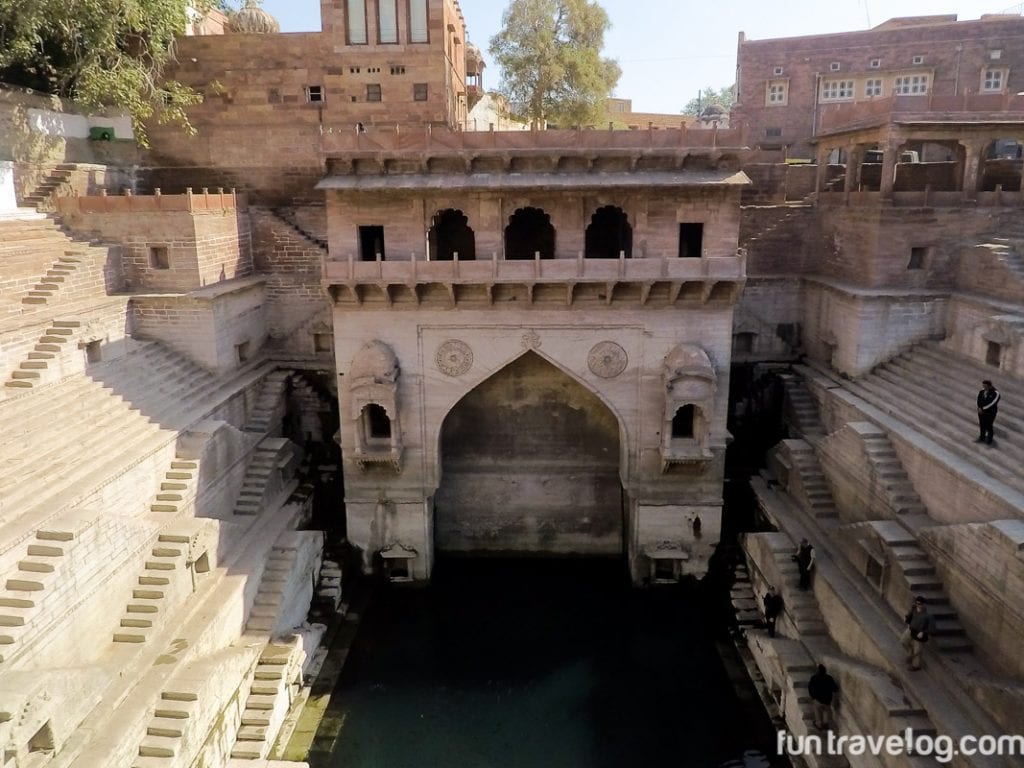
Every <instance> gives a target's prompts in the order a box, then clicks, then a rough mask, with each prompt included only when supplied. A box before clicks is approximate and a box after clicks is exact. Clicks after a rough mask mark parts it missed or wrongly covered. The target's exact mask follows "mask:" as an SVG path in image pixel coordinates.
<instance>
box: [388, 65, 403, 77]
mask: <svg viewBox="0 0 1024 768" xmlns="http://www.w3.org/2000/svg"><path fill="white" fill-rule="evenodd" d="M391 74H392V75H404V74H405V67H404V66H402V65H401V64H396V65H395V66H393V67H391Z"/></svg>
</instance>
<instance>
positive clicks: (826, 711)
mask: <svg viewBox="0 0 1024 768" xmlns="http://www.w3.org/2000/svg"><path fill="white" fill-rule="evenodd" d="M807 693H809V694H810V696H811V706H812V707H813V718H814V727H815V728H817V729H818V730H819V731H827V730H829V729H831V728H832V704H833V700H834V699H835V695H836V694H837V693H839V684H838V683H837V682H836V680H835V678H834V677H832V675H830V674H829V673H828V671H827V670H826V669H825V665H824V664H819V665H818V671H817V673H815V674H814V675H811V679H810V680H809V681H808V682H807Z"/></svg>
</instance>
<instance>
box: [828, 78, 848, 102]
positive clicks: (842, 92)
mask: <svg viewBox="0 0 1024 768" xmlns="http://www.w3.org/2000/svg"><path fill="white" fill-rule="evenodd" d="M852 98H853V80H826V81H825V82H823V83H822V84H821V100H822V101H843V100H845V99H852Z"/></svg>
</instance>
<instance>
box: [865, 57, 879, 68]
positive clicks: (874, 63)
mask: <svg viewBox="0 0 1024 768" xmlns="http://www.w3.org/2000/svg"><path fill="white" fill-rule="evenodd" d="M868 66H869V67H870V68H871V69H878V68H879V67H881V66H882V60H881V59H872V60H871V61H869V62H868Z"/></svg>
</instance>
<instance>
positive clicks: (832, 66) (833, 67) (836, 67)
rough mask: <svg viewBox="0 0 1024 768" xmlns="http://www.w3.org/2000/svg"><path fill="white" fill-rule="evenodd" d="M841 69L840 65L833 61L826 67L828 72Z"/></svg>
mask: <svg viewBox="0 0 1024 768" xmlns="http://www.w3.org/2000/svg"><path fill="white" fill-rule="evenodd" d="M841 68H842V65H841V64H840V63H839V62H838V61H833V62H832V63H831V64H829V65H828V71H829V72H838V71H839V70H840V69H841Z"/></svg>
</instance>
